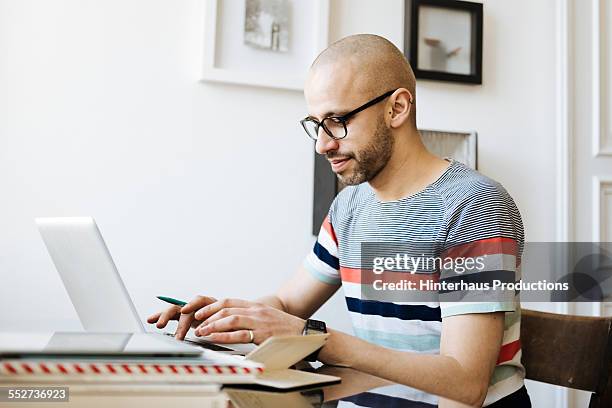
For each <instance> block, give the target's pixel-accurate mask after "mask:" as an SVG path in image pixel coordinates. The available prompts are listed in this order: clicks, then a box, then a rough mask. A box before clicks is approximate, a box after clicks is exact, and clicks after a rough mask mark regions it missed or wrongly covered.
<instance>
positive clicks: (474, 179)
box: [435, 162, 512, 211]
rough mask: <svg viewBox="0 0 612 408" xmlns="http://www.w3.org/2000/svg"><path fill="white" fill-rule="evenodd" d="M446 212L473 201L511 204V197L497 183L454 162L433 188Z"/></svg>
mask: <svg viewBox="0 0 612 408" xmlns="http://www.w3.org/2000/svg"><path fill="white" fill-rule="evenodd" d="M435 188H436V190H437V192H438V194H440V196H441V197H442V198H443V200H444V202H445V203H446V206H447V210H450V211H452V210H456V209H458V208H461V207H463V206H465V205H466V204H469V203H471V202H474V201H484V202H489V203H491V204H494V203H496V202H500V203H502V202H503V203H505V202H506V201H510V202H512V197H511V196H510V194H509V193H508V191H506V189H505V188H504V186H502V185H501V183H499V182H498V181H496V180H494V179H492V178H490V177H488V176H485V175H484V174H482V173H480V172H478V171H476V170H474V169H472V168H469V167H467V166H466V165H464V164H462V163H459V162H455V163H454V164H453V168H452V169H451V171H450V172H448V174H447V175H446V177H445V178H444V179H443V180H442V181H441V182H440V183H437V184H436V186H435Z"/></svg>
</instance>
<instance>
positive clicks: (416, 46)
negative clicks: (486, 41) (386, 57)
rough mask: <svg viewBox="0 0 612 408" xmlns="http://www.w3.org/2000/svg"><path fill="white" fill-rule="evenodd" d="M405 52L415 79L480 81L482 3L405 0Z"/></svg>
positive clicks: (475, 82)
mask: <svg viewBox="0 0 612 408" xmlns="http://www.w3.org/2000/svg"><path fill="white" fill-rule="evenodd" d="M405 21H406V24H405V27H404V54H406V57H407V58H408V59H409V60H410V65H411V66H412V69H413V71H414V75H415V76H416V77H417V78H422V79H432V80H439V81H451V82H463V83H468V84H482V22H483V5H482V3H472V2H468V1H458V0H405Z"/></svg>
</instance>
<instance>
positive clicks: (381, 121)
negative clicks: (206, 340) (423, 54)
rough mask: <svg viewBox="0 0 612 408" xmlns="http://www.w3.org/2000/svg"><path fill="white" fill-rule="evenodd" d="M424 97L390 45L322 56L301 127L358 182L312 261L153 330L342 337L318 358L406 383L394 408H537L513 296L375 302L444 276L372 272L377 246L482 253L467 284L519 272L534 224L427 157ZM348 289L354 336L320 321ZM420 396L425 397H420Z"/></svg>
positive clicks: (489, 184) (339, 48) (347, 41)
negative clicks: (261, 291)
mask: <svg viewBox="0 0 612 408" xmlns="http://www.w3.org/2000/svg"><path fill="white" fill-rule="evenodd" d="M415 94H416V92H415V78H414V75H413V72H412V69H411V68H410V65H409V64H408V62H407V61H406V58H405V57H404V55H403V54H402V53H401V52H400V51H399V50H398V49H397V48H396V47H395V46H394V45H393V44H391V43H390V42H389V41H387V40H386V39H384V38H382V37H379V36H375V35H355V36H350V37H346V38H344V39H342V40H340V41H338V42H336V43H334V44H332V45H331V46H330V47H328V48H327V49H326V50H325V51H323V52H322V53H321V54H320V55H319V56H318V57H317V59H316V60H315V61H314V63H313V64H312V66H311V68H310V71H309V74H308V78H307V82H306V86H305V97H306V102H307V106H308V112H309V115H308V117H306V118H305V119H304V120H302V122H301V124H302V126H303V128H304V130H305V131H306V133H307V135H308V136H309V137H310V138H312V139H314V140H316V151H317V153H319V154H321V155H325V157H326V158H327V159H328V160H329V162H330V165H331V168H332V170H333V171H334V172H335V174H336V175H337V177H338V178H339V179H340V181H342V183H343V184H345V185H346V186H347V187H346V188H345V189H343V190H342V191H341V192H340V193H339V194H338V196H337V197H336V199H335V200H334V202H333V203H332V205H331V208H330V210H329V213H328V215H327V217H326V219H325V221H324V222H323V226H322V228H321V232H320V234H319V236H318V239H317V242H316V243H315V245H314V248H313V250H312V252H311V253H310V254H308V256H307V257H306V259H305V261H304V264H303V266H302V267H301V268H300V269H299V270H298V272H297V273H296V274H295V276H294V277H293V278H291V279H290V280H289V281H288V282H287V283H285V284H284V285H282V286H281V288H280V289H279V290H278V291H277V292H276V294H275V295H272V296H269V297H265V298H262V299H259V300H257V301H247V300H241V299H223V300H217V299H215V298H211V297H208V296H199V297H197V298H196V299H194V300H193V301H191V302H190V303H189V304H187V305H186V306H184V307H183V308H179V307H178V306H175V307H171V308H169V309H167V310H166V311H164V312H162V313H157V314H155V315H153V316H151V317H150V318H149V322H150V323H156V324H157V327H159V328H162V327H165V325H166V324H167V322H168V321H169V320H171V319H178V320H179V324H178V329H177V332H176V337H177V338H178V339H182V338H184V336H185V334H186V333H187V331H188V330H189V328H190V327H194V328H195V334H196V335H199V336H203V335H209V336H210V339H211V340H212V341H215V342H219V343H240V342H254V343H260V342H262V341H264V340H265V339H266V338H268V337H270V336H273V335H283V334H309V333H317V332H327V333H330V337H329V339H328V341H327V343H326V345H325V346H324V347H323V348H322V349H321V350H319V353H318V356H317V358H318V360H320V361H321V362H323V363H326V364H331V365H342V366H349V367H353V368H355V369H357V370H360V371H363V372H366V373H370V374H374V375H376V376H379V377H383V378H385V379H388V380H391V381H393V382H395V383H398V384H403V385H405V386H406V387H405V388H402V387H399V388H397V387H398V386H395V387H396V388H393V387H391V389H390V390H387V391H385V390H381V391H380V392H378V394H377V395H384V396H385V398H388V399H387V400H385V402H384V404H385V405H387V404H388V403H389V404H390V403H394V401H395V402H397V401H396V400H397V399H398V398H410V399H412V400H415V399H416V400H418V401H419V402H420V403H422V404H424V405H423V406H428V405H427V404H431V405H432V406H433V405H435V404H439V406H440V407H464V406H483V405H485V406H490V407H513V408H517V407H530V406H531V404H530V402H529V397H528V395H527V392H526V390H525V387H524V385H523V378H524V368H523V366H522V365H521V362H520V355H521V353H520V342H519V337H518V336H519V332H520V330H519V328H520V309H519V308H518V296H517V297H514V292H512V296H513V297H512V299H509V300H508V299H506V300H505V301H502V300H499V301H498V300H495V301H494V300H488V301H480V302H460V301H454V302H451V301H444V300H443V299H442V298H437V297H434V298H433V299H428V301H426V302H418V301H413V299H412V298H410V297H408V294H406V297H405V298H401V295H400V301H397V299H394V300H386V299H378V300H371V299H369V298H368V299H365V296H364V292H366V291H367V288H366V287H367V286H368V285H372V284H373V282H375V281H376V280H378V281H379V284H380V282H381V281H384V280H385V278H386V279H387V280H389V279H390V280H391V281H394V282H395V281H397V279H396V280H394V277H395V278H397V277H398V276H400V277H406V278H407V281H413V282H419V281H421V280H424V279H425V280H427V279H430V281H433V282H436V281H438V280H439V279H440V270H439V268H438V269H437V270H433V271H428V270H423V271H421V270H419V271H418V272H419V273H416V274H414V273H406V271H405V270H404V271H399V270H398V271H397V272H395V275H393V273H391V275H389V272H382V273H381V272H380V271H378V272H375V271H373V270H368V269H367V268H365V267H364V265H362V261H363V260H362V258H361V248H362V245H364V244H367V243H381V242H388V243H397V242H430V243H435V244H436V245H437V246H436V248H438V247H439V248H440V251H441V252H440V253H441V254H446V255H449V254H453V253H454V254H455V255H454V256H457V255H456V254H463V256H465V254H472V255H474V256H476V255H479V256H481V258H482V259H483V260H484V261H482V262H483V264H482V268H480V269H478V270H476V271H472V272H470V273H469V274H468V273H466V277H470V276H472V277H476V278H478V276H481V275H479V273H484V272H487V271H491V270H495V272H500V269H501V270H502V272H504V273H510V274H512V276H513V275H514V273H516V272H517V265H518V264H519V259H520V251H521V249H522V246H523V226H522V222H521V218H520V214H519V212H518V210H517V208H516V206H515V205H514V202H513V200H512V198H511V197H510V196H509V195H508V193H507V192H506V191H505V190H504V188H503V187H502V186H501V185H500V184H499V183H497V182H495V181H493V180H491V179H489V178H487V177H485V176H483V175H481V174H480V173H478V172H476V171H474V170H472V169H469V168H467V167H466V166H464V165H463V164H460V163H458V162H456V161H453V160H450V159H441V158H438V157H436V156H434V155H433V154H431V153H430V152H428V151H427V150H426V148H425V147H424V145H423V143H422V141H421V138H420V135H419V132H418V130H417V127H416V99H415ZM417 256H418V255H417ZM451 259H455V258H452V257H451ZM391 263H392V262H390V263H386V264H385V269H390V268H389V267H391V269H392V268H393V265H392V264H391ZM415 270H416V269H415ZM402 272H403V273H402ZM427 272H430V273H429V274H428V273H427ZM447 272H448V271H447ZM399 273H402V275H398V274H399ZM450 273H452V271H451V272H450ZM461 273H463V272H461ZM379 277H380V278H381V279H378V278H379ZM443 277H444V276H443ZM468 280H469V279H468ZM341 286H342V287H343V289H344V294H345V296H346V302H347V306H348V309H349V314H350V315H351V318H352V323H353V327H354V332H355V336H351V335H348V334H345V333H342V332H338V331H335V330H333V329H330V328H327V327H326V326H325V324H324V323H323V322H320V321H316V320H312V319H310V317H311V316H312V314H313V313H314V312H315V311H316V310H317V309H319V308H320V307H321V305H323V303H325V302H326V301H327V300H328V299H329V298H330V297H331V296H332V295H333V294H334V293H335V292H336V291H337V290H338V289H339V288H340V287H341ZM451 292H452V291H451ZM435 293H436V295H437V292H435ZM451 294H452V293H451ZM466 295H468V297H469V294H466V293H461V296H466ZM440 296H442V295H440ZM460 298H461V297H460ZM414 389H416V390H421V391H422V392H421V393H420V394H415V393H414V392H408V390H414ZM415 395H416V397H415ZM408 396H410V397H408ZM437 396H439V397H440V398H438V397H437ZM419 406H421V405H419Z"/></svg>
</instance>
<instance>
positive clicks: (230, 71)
mask: <svg viewBox="0 0 612 408" xmlns="http://www.w3.org/2000/svg"><path fill="white" fill-rule="evenodd" d="M329 1H330V0H311V1H308V2H305V1H298V0H232V1H222V0H207V1H206V10H205V13H206V16H205V23H204V24H205V30H204V31H205V34H204V61H203V69H202V80H204V81H211V82H223V83H232V84H241V85H251V86H260V87H270V88H279V89H289V90H303V89H304V81H305V79H306V73H307V71H308V67H309V66H310V64H311V63H312V61H313V59H314V58H315V57H316V56H317V55H318V54H319V53H320V52H321V51H322V50H323V49H325V47H327V45H328V41H329V40H328V31H329Z"/></svg>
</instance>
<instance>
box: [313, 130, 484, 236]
mask: <svg viewBox="0 0 612 408" xmlns="http://www.w3.org/2000/svg"><path fill="white" fill-rule="evenodd" d="M419 133H420V134H421V139H422V140H423V144H424V145H425V147H427V150H429V151H430V152H432V153H433V154H435V155H436V156H438V157H442V158H444V157H450V158H453V159H455V160H457V161H459V162H461V163H464V164H465V165H467V166H468V167H471V168H473V169H477V166H478V154H477V152H478V149H477V147H478V135H477V134H476V132H446V131H442V130H427V129H425V130H419ZM343 188H344V185H343V184H342V183H341V182H340V181H339V180H338V177H336V175H335V174H334V172H333V171H332V170H331V167H330V165H329V162H328V161H327V159H326V158H325V156H323V155H320V154H317V153H316V152H315V153H314V188H313V192H314V193H313V207H312V233H313V235H317V234H318V233H319V230H320V228H321V223H322V222H323V219H324V218H325V216H326V215H327V212H328V211H329V206H330V205H331V203H332V201H334V198H335V197H336V194H338V193H339V192H340V190H342V189H343Z"/></svg>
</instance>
